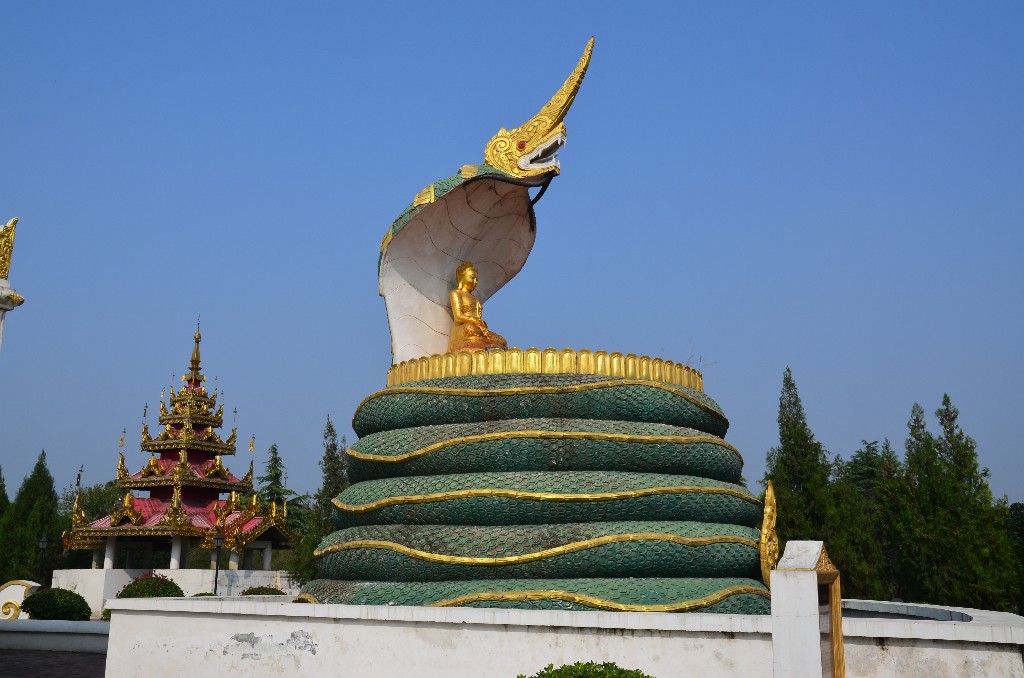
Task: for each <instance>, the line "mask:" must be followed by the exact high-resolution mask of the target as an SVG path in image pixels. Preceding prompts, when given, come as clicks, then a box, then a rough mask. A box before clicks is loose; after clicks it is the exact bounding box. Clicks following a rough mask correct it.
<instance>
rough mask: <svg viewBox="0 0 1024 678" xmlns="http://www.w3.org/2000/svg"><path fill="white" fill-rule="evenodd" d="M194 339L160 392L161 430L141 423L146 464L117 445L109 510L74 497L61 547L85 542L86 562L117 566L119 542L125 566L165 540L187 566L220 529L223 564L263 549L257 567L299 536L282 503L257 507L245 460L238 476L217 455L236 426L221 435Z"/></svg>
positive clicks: (174, 561)
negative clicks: (182, 368) (134, 461)
mask: <svg viewBox="0 0 1024 678" xmlns="http://www.w3.org/2000/svg"><path fill="white" fill-rule="evenodd" d="M201 340H202V337H201V335H200V333H199V330H198V329H197V330H196V333H195V346H194V347H193V349H192V358H191V360H190V361H189V370H188V373H187V374H185V375H184V376H183V377H182V378H181V379H182V381H183V382H185V383H184V385H183V386H182V387H181V389H180V390H179V391H178V392H177V393H175V392H174V388H173V385H172V387H171V390H170V398H169V401H170V402H169V404H168V403H165V402H164V400H163V397H162V396H161V400H160V418H159V422H160V424H161V425H162V426H163V430H162V431H160V433H159V434H157V435H156V436H155V437H154V436H153V435H152V434H151V433H150V431H149V426H148V424H146V423H143V424H142V442H141V446H140V447H141V451H142V452H144V453H145V452H148V453H149V455H150V456H149V459H148V460H147V461H146V463H145V465H143V466H142V468H141V469H140V470H138V471H136V472H134V473H132V472H131V470H129V468H128V464H127V463H126V461H125V458H124V453H123V447H122V452H121V454H120V458H119V459H118V464H117V478H116V480H115V482H116V484H117V487H118V488H120V489H122V490H124V496H123V497H122V498H121V499H120V500H119V501H118V502H117V504H116V505H115V506H114V507H113V508H112V510H111V512H110V515H107V516H104V517H102V518H100V519H99V520H96V521H94V522H92V523H87V522H86V516H85V511H84V510H83V509H82V507H81V506H80V504H79V497H78V496H76V497H75V504H74V511H73V518H72V527H71V529H70V530H69V531H67V532H65V533H64V535H63V540H64V548H65V549H69V550H92V551H93V568H99V567H100V566H102V567H103V569H108V570H109V569H112V568H114V567H116V561H117V560H118V552H119V550H122V549H124V550H126V551H127V556H126V563H125V567H129V568H130V567H134V566H137V561H138V560H139V558H140V556H141V555H142V554H144V553H146V552H147V551H148V552H152V551H153V550H155V549H161V550H162V549H164V548H166V546H165V545H166V544H167V543H168V542H169V543H170V551H171V557H170V569H172V570H176V569H179V568H182V566H183V564H186V565H185V566H186V567H187V563H188V551H189V549H190V548H192V547H199V548H208V549H213V548H214V547H215V543H216V540H215V537H216V536H217V535H218V534H220V535H221V536H222V537H223V547H224V548H227V549H229V553H230V562H229V569H238V568H239V566H240V564H241V567H242V568H244V569H252V567H253V560H252V557H253V555H254V553H255V552H257V551H262V556H263V562H262V565H263V568H262V569H270V558H271V553H272V550H273V548H274V547H277V548H282V547H284V548H289V547H290V546H291V545H292V544H297V543H298V536H297V535H296V534H295V533H294V532H293V531H292V530H290V529H289V528H288V526H287V514H288V508H287V505H286V504H283V505H281V506H278V505H277V504H276V503H273V502H272V503H270V504H269V505H268V506H266V507H265V508H264V507H261V505H260V502H259V500H258V498H257V496H256V494H254V493H253V483H252V480H253V466H252V462H251V461H250V462H249V470H248V472H246V473H245V475H244V476H242V477H241V478H239V477H238V476H236V475H235V474H234V473H232V472H231V471H230V470H229V469H228V467H227V465H226V464H225V463H224V457H230V456H232V455H234V454H235V440H236V438H237V435H238V431H237V429H232V430H231V435H229V436H228V438H227V440H222V439H221V437H220V436H219V435H218V433H217V430H218V429H220V428H221V427H222V425H223V421H224V403H223V402H221V403H220V404H219V405H218V404H217V396H218V394H217V390H216V389H214V392H213V394H212V395H210V394H208V393H207V392H206V387H205V386H204V385H203V383H204V382H205V381H206V377H205V376H204V375H203V373H202V369H201V363H200V358H199V342H200V341H201ZM221 398H222V400H223V395H222V396H221ZM122 445H123V438H122ZM250 451H252V443H250ZM136 493H147V494H148V495H149V496H148V497H141V496H136ZM212 558H213V556H212V554H211V561H212ZM133 561H135V562H133ZM212 566H213V563H212V562H211V567H212Z"/></svg>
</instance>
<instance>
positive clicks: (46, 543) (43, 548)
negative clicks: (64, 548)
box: [39, 534, 50, 586]
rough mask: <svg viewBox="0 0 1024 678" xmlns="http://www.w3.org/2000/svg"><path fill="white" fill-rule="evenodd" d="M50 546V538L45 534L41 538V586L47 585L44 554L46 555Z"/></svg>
mask: <svg viewBox="0 0 1024 678" xmlns="http://www.w3.org/2000/svg"><path fill="white" fill-rule="evenodd" d="M49 546H50V540H49V539H47V538H46V535H45V534H44V535H43V538H42V539H40V540H39V584H40V586H43V585H45V584H44V582H43V556H45V555H46V549H47V547H49Z"/></svg>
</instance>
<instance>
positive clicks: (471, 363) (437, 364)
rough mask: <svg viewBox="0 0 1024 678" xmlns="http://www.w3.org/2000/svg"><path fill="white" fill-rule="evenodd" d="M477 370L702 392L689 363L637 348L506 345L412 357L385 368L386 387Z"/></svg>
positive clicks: (702, 379)
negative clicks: (585, 377) (631, 381)
mask: <svg viewBox="0 0 1024 678" xmlns="http://www.w3.org/2000/svg"><path fill="white" fill-rule="evenodd" d="M477 374H596V375H600V376H605V377H621V378H623V379H642V380H647V381H660V382H663V383H667V384H674V385H676V386H683V387H686V388H692V389H694V390H696V391H701V392H703V391H704V378H703V377H702V376H701V374H700V372H698V371H697V370H695V369H693V368H692V367H690V366H689V365H684V364H682V363H677V362H673V361H671V360H662V359H661V358H651V357H650V356H646V355H644V356H638V355H636V354H635V353H628V354H626V355H623V354H622V353H608V352H607V351H589V350H587V349H583V350H581V351H575V350H573V349H571V348H566V349H562V350H558V349H555V348H546V349H543V350H542V349H539V348H527V349H519V348H508V349H491V350H489V351H482V350H479V351H459V352H458V353H444V354H440V355H438V354H435V355H432V356H429V357H423V358H414V359H413V360H406V361H405V362H403V363H399V364H397V365H394V366H392V368H391V369H390V370H388V383H387V385H388V386H398V385H399V384H406V383H408V382H411V381H420V380H422V379H440V378H441V377H465V376H470V375H477Z"/></svg>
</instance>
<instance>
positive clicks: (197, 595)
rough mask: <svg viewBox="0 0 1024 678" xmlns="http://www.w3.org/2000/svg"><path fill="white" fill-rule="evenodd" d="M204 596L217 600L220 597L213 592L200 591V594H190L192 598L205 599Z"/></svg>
mask: <svg viewBox="0 0 1024 678" xmlns="http://www.w3.org/2000/svg"><path fill="white" fill-rule="evenodd" d="M206 596H214V597H217V598H219V597H220V596H218V595H217V594H216V593H214V592H213V591H202V592H200V593H193V594H192V597H193V598H205V597H206Z"/></svg>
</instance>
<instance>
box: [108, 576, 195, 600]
mask: <svg viewBox="0 0 1024 678" xmlns="http://www.w3.org/2000/svg"><path fill="white" fill-rule="evenodd" d="M184 595H185V592H184V591H182V590H181V587H180V586H178V585H177V584H175V583H174V582H173V581H172V580H170V579H168V578H167V577H165V576H163V575H162V574H157V573H156V572H147V573H146V574H144V575H142V576H141V577H139V578H138V579H135V580H133V581H132V582H130V583H129V584H126V585H125V587H124V588H123V589H121V591H120V593H118V594H117V597H118V598H181V597H182V596H184Z"/></svg>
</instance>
